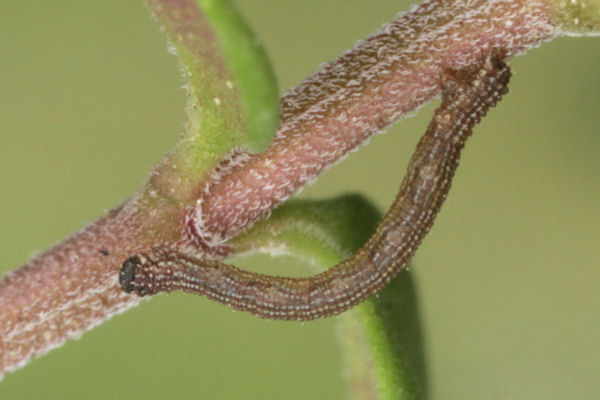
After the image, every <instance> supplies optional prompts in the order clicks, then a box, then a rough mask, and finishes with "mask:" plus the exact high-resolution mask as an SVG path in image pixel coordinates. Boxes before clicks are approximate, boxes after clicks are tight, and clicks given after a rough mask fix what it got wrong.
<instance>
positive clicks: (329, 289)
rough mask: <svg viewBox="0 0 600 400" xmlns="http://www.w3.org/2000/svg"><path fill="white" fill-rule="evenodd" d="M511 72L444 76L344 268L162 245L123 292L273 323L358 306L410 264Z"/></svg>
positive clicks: (142, 261)
mask: <svg viewBox="0 0 600 400" xmlns="http://www.w3.org/2000/svg"><path fill="white" fill-rule="evenodd" d="M510 75H511V73H510V69H509V67H508V66H507V65H506V64H505V63H504V62H503V61H502V56H501V55H498V54H495V55H493V56H490V57H488V58H487V59H486V60H485V61H484V62H483V63H482V65H480V66H479V67H477V68H470V69H466V70H460V71H447V72H446V73H445V74H444V76H443V77H442V83H443V84H442V87H443V91H442V104H441V105H440V107H439V108H438V109H437V110H436V111H435V114H434V116H433V119H432V121H431V123H430V124H429V127H428V129H427V131H426V132H425V134H424V136H423V137H422V139H421V140H420V142H419V144H418V145H417V148H416V150H415V152H414V154H413V156H412V158H411V160H410V163H409V166H408V171H407V174H406V176H405V178H404V181H403V182H402V185H401V187H400V190H399V192H398V195H397V196H396V198H395V200H394V202H393V203H392V205H391V207H390V209H389V211H388V212H387V214H386V215H385V216H384V218H383V220H382V221H381V222H380V224H379V226H378V227H377V230H376V232H375V233H374V234H373V235H372V236H371V238H370V239H369V240H368V241H367V243H366V244H365V245H364V246H363V247H362V248H361V249H360V250H358V251H357V252H356V253H355V254H354V255H352V256H351V257H350V258H348V259H347V260H345V261H343V262H342V263H340V264H338V265H336V266H334V267H332V268H330V269H329V270H327V271H325V272H323V273H320V274H318V275H315V276H312V277H308V278H286V277H275V276H267V275H263V274H257V273H253V272H248V271H244V270H241V269H239V268H236V267H235V266H232V265H227V264H224V263H221V262H218V261H212V260H202V259H199V258H195V257H192V256H189V255H186V254H183V253H182V252H180V251H178V250H176V249H170V248H167V247H155V248H153V249H151V251H149V252H147V253H140V254H138V255H135V256H133V257H130V258H128V259H127V260H126V261H125V262H124V263H123V266H122V268H121V271H120V275H119V281H120V284H121V287H122V288H123V290H124V291H126V292H128V293H131V292H134V293H136V294H137V295H139V296H145V295H152V294H155V293H158V292H170V291H171V290H183V291H184V292H190V293H196V294H200V295H204V296H207V297H208V298H210V299H213V300H216V301H219V302H221V303H224V304H227V305H229V306H231V307H233V308H235V309H239V310H244V311H249V312H251V313H253V314H256V315H258V316H259V317H262V318H272V319H286V320H310V319H315V318H321V317H327V316H330V315H335V314H339V313H341V312H343V311H345V310H347V309H349V308H351V307H352V306H354V305H356V304H357V303H359V302H361V301H363V300H365V299H366V298H367V297H369V296H371V295H372V294H374V293H376V292H377V291H379V290H380V289H382V288H383V287H384V286H385V285H386V284H387V283H388V282H389V281H390V280H391V279H392V278H393V277H394V276H395V275H396V274H397V273H398V272H399V271H400V270H402V269H403V268H404V267H405V266H406V265H407V263H408V261H409V260H410V259H411V257H412V256H413V254H414V253H415V251H416V249H417V247H418V246H419V245H420V243H421V241H422V239H423V238H424V237H425V235H426V234H427V232H428V231H429V229H430V228H431V226H432V225H433V221H434V219H435V216H436V214H437V213H438V211H439V210H440V208H441V206H442V204H443V202H444V200H445V199H446V195H447V194H448V191H449V189H450V185H451V181H452V178H453V176H454V172H455V171H456V168H457V167H458V164H459V158H460V153H461V150H462V149H463V147H464V144H465V141H466V139H467V138H468V137H469V136H470V135H471V132H472V129H473V126H475V125H476V124H477V123H478V122H479V121H480V119H481V118H482V117H483V116H485V114H486V113H487V111H488V110H489V109H490V108H491V107H493V106H495V105H496V103H497V102H498V101H499V100H500V99H501V97H502V96H503V95H504V94H505V93H507V92H508V88H507V84H508V81H509V79H510Z"/></svg>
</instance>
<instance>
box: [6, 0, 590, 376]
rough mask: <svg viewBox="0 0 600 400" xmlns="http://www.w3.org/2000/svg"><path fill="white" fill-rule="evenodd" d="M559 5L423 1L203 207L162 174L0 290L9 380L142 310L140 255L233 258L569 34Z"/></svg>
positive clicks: (324, 80)
mask: <svg viewBox="0 0 600 400" xmlns="http://www.w3.org/2000/svg"><path fill="white" fill-rule="evenodd" d="M175 3H177V4H180V3H181V4H183V3H184V1H183V0H181V1H173V4H175ZM587 3H590V2H589V1H588V2H587ZM592 3H593V4H596V3H597V0H593V1H592V2H591V3H590V4H592ZM557 4H558V3H555V2H553V1H551V0H504V1H501V0H498V1H492V0H487V1H484V0H478V1H477V0H472V1H465V0H461V1H459V0H454V1H440V0H434V1H428V2H425V3H423V4H422V5H420V6H417V7H415V8H414V9H413V10H412V11H411V12H409V13H406V14H404V15H403V16H401V17H400V18H399V19H397V20H395V21H393V22H391V23H390V24H388V25H386V26H384V27H383V28H382V29H381V30H380V31H379V32H377V33H375V34H374V35H372V36H371V37H370V38H368V39H367V40H365V41H364V42H362V43H359V44H358V45H357V46H356V47H355V48H354V49H353V50H351V51H349V52H348V53H346V54H344V55H342V56H341V57H340V58H339V59H337V60H335V61H334V62H332V63H330V64H329V65H327V66H325V67H324V68H322V69H321V70H320V71H319V72H317V73H316V74H315V75H313V76H312V77H310V78H308V79H307V80H306V81H305V82H304V83H303V84H301V85H300V86H298V87H297V88H295V89H293V90H291V91H290V92H289V93H288V94H287V95H286V96H285V97H284V98H283V100H282V103H281V104H282V110H281V111H282V116H281V124H280V128H279V131H278V133H277V137H276V139H275V141H274V142H273V144H272V145H271V146H270V147H269V148H267V149H266V150H265V151H264V152H263V153H261V154H260V155H249V154H246V153H241V154H238V155H234V156H233V157H232V158H231V160H230V161H229V162H228V163H223V164H222V166H221V168H220V169H218V170H217V171H216V172H215V173H214V174H213V176H212V177H211V179H209V180H206V181H203V180H202V178H199V180H198V181H197V182H195V183H194V184H192V183H190V182H186V185H188V184H189V185H190V186H191V187H192V188H193V189H194V188H195V190H196V192H195V193H196V197H195V198H194V197H193V196H192V198H191V200H190V199H189V197H186V198H185V199H183V201H182V199H177V198H175V197H176V196H177V191H176V190H173V191H172V190H171V189H173V185H174V183H173V182H175V181H176V180H175V179H174V180H173V182H171V181H170V180H169V179H168V178H165V176H163V175H165V174H164V172H165V171H166V170H168V168H166V167H165V164H163V165H161V166H159V167H157V169H156V170H155V173H154V174H153V175H152V176H151V178H150V180H149V181H148V183H147V184H146V186H144V188H143V189H142V191H141V192H140V193H139V194H137V195H135V196H134V197H133V198H132V199H131V200H129V201H127V202H126V203H125V204H124V205H123V206H122V207H120V208H118V209H117V210H114V211H111V212H110V213H109V214H108V215H107V216H105V217H104V218H102V219H100V220H99V221H97V222H95V223H93V224H91V225H90V226H89V227H87V228H85V229H84V230H83V231H81V232H78V233H76V234H74V235H73V236H72V237H71V238H69V239H67V240H66V241H64V242H63V243H60V244H58V245H56V246H55V247H53V248H51V249H50V250H48V251H47V252H45V253H44V254H42V255H40V256H38V257H36V258H34V259H32V260H31V261H30V262H28V263H27V264H26V265H24V266H22V267H21V268H20V269H18V270H16V271H15V272H12V273H10V274H8V275H7V276H5V277H4V278H3V279H2V280H1V281H0V304H1V305H2V306H1V307H2V308H1V309H0V377H1V376H2V374H3V372H5V371H10V370H13V369H15V368H17V367H19V366H22V365H24V364H25V363H26V362H27V361H28V360H29V359H30V358H31V357H33V356H36V355H40V354H43V353H45V352H47V351H48V350H49V349H51V348H53V347H56V346H58V345H60V344H61V343H63V342H64V341H65V340H66V339H67V338H69V337H75V336H78V335H80V334H81V333H82V332H83V331H85V330H86V329H90V328H91V327H93V326H95V325H97V324H99V323H101V322H102V321H104V320H106V319H107V318H109V317H110V316H111V315H113V314H115V313H117V312H120V311H123V310H125V309H127V308H128V307H130V306H131V305H133V304H135V303H136V301H135V298H133V297H132V296H126V295H125V294H123V293H121V292H120V288H119V285H118V280H117V274H118V271H119V268H120V267H121V264H122V262H123V260H124V259H126V258H127V257H129V256H130V255H131V254H134V253H137V252H140V251H142V250H143V249H148V248H150V247H151V246H154V245H169V246H172V247H173V248H175V249H179V250H182V251H183V250H184V251H186V252H188V253H191V254H192V256H194V257H200V256H207V257H208V256H211V255H212V256H215V254H217V256H216V257H218V258H223V257H225V256H226V255H227V251H226V250H225V251H222V252H214V251H213V250H212V249H211V248H210V245H214V244H217V243H220V242H221V241H223V240H225V239H227V238H229V237H231V236H234V235H235V234H237V233H239V232H240V231H241V230H243V229H246V228H247V227H249V226H250V225H251V224H252V223H253V222H254V221H256V220H257V219H258V218H260V217H262V216H264V215H266V214H267V213H268V211H269V210H270V209H272V208H273V207H275V206H277V205H278V204H280V203H281V202H282V201H283V200H285V199H286V198H287V197H288V196H289V195H290V194H292V193H293V192H294V191H296V190H297V189H298V188H299V187H300V186H301V185H303V184H304V183H306V182H308V181H310V180H311V179H313V178H314V177H315V176H316V175H317V174H318V173H319V172H321V171H322V170H323V169H324V168H326V167H327V166H328V165H330V164H331V163H333V162H335V161H336V160H339V159H340V157H342V156H343V155H344V154H346V153H347V152H348V151H349V150H350V149H352V148H355V147H356V146H358V144H359V143H361V142H362V141H363V140H365V139H366V138H368V137H369V136H371V135H372V134H373V133H375V132H377V131H379V130H381V129H383V128H384V127H385V126H387V125H388V124H390V123H391V122H393V121H394V120H396V119H398V118H399V117H401V116H402V115H406V114H407V113H409V112H411V111H413V110H415V109H416V108H417V107H419V106H420V105H421V104H423V103H424V102H426V101H427V100H429V99H431V98H432V97H434V96H436V95H437V94H439V92H440V89H441V87H440V83H441V81H440V77H441V75H442V72H443V71H444V70H446V69H461V68H469V67H470V66H472V65H475V64H478V63H479V62H480V60H481V59H483V55H484V54H489V53H490V52H491V51H492V50H493V49H495V48H502V49H505V51H506V56H512V55H515V54H518V53H521V52H523V51H525V50H526V49H528V48H531V47H533V46H537V45H538V44H540V43H541V42H542V41H544V40H549V39H551V38H552V37H554V36H556V35H558V34H561V33H563V32H562V30H561V24H562V23H563V19H564V18H567V17H565V15H567V14H568V13H569V12H571V11H572V7H569V6H566V7H565V8H564V10H563V11H561V10H559V11H557V9H558V8H559V7H558V6H557ZM588 9H591V8H590V7H588ZM565 10H566V11H565ZM595 10H596V11H597V8H595ZM576 11H577V10H576ZM579 11H581V10H579ZM579 11H577V12H579ZM580 14H581V13H579V14H577V15H578V16H579V17H581V15H580ZM568 15H570V14H568ZM594 15H596V14H594ZM559 17H560V18H559ZM579 17H578V18H579ZM561 18H562V19H561ZM580 19H581V18H579V19H578V21H579V20H580ZM567 21H568V23H564V25H565V26H568V25H569V24H571V25H572V24H573V23H574V22H573V19H572V18H571V19H568V18H567ZM597 25H598V24H597V21H596V25H595V26H596V27H597ZM190 26H191V25H190ZM569 26H570V25H569ZM586 26H591V27H592V28H590V29H594V28H593V27H594V25H593V23H592V24H587V23H586ZM588 31H589V29H588ZM596 31H598V29H596ZM199 34H200V33H199ZM194 145H197V143H195V144H194ZM178 149H183V150H181V151H182V152H183V153H186V152H187V153H186V154H190V150H189V148H186V147H185V146H179V147H178V148H176V151H175V152H177V151H178ZM211 154H212V153H211ZM215 154H216V153H215ZM175 156H176V155H175ZM188 161H189V160H188ZM211 163H212V161H211V160H208V161H206V163H205V164H202V165H207V166H209V165H212V164H211ZM194 165H199V164H194ZM207 168H209V167H207ZM180 170H181V169H180ZM161 171H162V172H163V173H162V174H161ZM196 172H198V175H196V176H206V174H208V175H210V171H209V170H206V171H204V170H202V171H196ZM161 185H165V187H166V189H165V190H161V188H163V187H162V186H161ZM156 193H158V197H156V196H155V195H156ZM164 193H167V194H168V196H165V197H163V194H164ZM186 196H189V193H186ZM169 197H170V198H169ZM196 198H197V199H199V201H198V203H197V205H196V206H195V207H194V205H193V203H194V199H196ZM182 205H185V206H186V207H189V208H185V209H181V206H182ZM207 244H208V247H207ZM197 245H202V246H204V247H195V246H197ZM208 250H210V252H209V251H208ZM194 251H196V252H197V254H193V253H194ZM204 253H206V254H204ZM106 254H108V255H106Z"/></svg>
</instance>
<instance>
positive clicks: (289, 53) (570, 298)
mask: <svg viewBox="0 0 600 400" xmlns="http://www.w3.org/2000/svg"><path fill="white" fill-rule="evenodd" d="M238 3H239V5H240V7H241V9H242V10H243V12H244V14H245V15H246V17H247V19H248V20H249V21H250V23H251V25H252V26H253V27H254V29H255V31H256V32H257V33H258V35H259V36H260V37H261V38H262V40H263V41H264V43H265V45H266V47H267V49H268V51H269V54H270V56H271V59H272V61H273V64H274V66H275V70H276V71H277V74H278V79H279V83H280V88H281V90H282V91H283V90H285V89H286V88H289V87H291V86H293V85H294V84H296V83H298V82H299V81H300V80H301V79H303V78H304V77H305V76H307V75H308V74H310V73H311V72H312V71H313V70H314V69H315V68H316V67H317V66H318V65H319V64H320V63H321V62H325V61H328V60H330V59H332V58H334V57H335V56H337V55H338V54H339V53H340V52H341V51H343V50H344V49H347V48H349V47H351V46H352V45H353V44H354V42H355V41H356V40H358V39H361V38H364V37H365V36H366V35H367V34H369V33H370V32H372V31H373V30H374V29H376V28H377V27H379V26H380V24H381V23H383V22H385V21H388V20H390V19H391V18H393V17H394V15H395V14H396V13H397V12H398V11H401V10H406V9H408V7H409V5H410V4H409V3H408V2H406V1H397V0H396V1H391V0H378V1H371V2H365V1H361V0H344V1H341V0H329V1H316V0H304V1H288V2H275V1H269V0H240V1H239V2H238ZM512 65H513V69H514V72H515V74H514V77H513V80H512V82H511V85H510V86H511V94H510V95H509V96H507V97H506V98H505V99H504V100H503V102H502V104H501V105H500V106H499V107H498V108H497V109H495V110H493V111H492V112H491V113H490V115H489V117H488V118H487V119H485V121H484V122H483V124H482V125H481V126H479V127H478V128H477V129H476V132H475V136H474V137H473V139H472V140H471V141H470V142H469V144H468V146H467V149H466V151H465V154H464V157H463V162H462V166H461V168H460V169H459V172H458V175H457V177H456V180H455V184H454V187H453V189H452V191H451V193H450V197H449V200H448V202H447V204H446V205H445V206H444V208H443V210H442V212H441V214H440V216H439V218H438V220H437V223H436V225H435V227H434V229H433V231H432V233H431V234H430V235H429V236H428V237H427V239H426V240H425V242H424V244H423V246H422V248H421V249H420V250H419V251H418V253H417V255H416V257H415V259H414V263H413V265H414V268H413V269H412V270H411V273H412V274H413V276H414V279H415V282H416V285H417V292H418V297H419V299H418V301H419V304H420V312H421V316H422V324H423V331H424V342H425V345H426V357H427V364H428V380H429V390H430V394H431V398H433V399H526V398H527V399H536V398H544V399H596V398H600V372H599V371H600V340H599V338H600V268H598V267H599V266H600V256H599V252H598V250H599V249H600V246H599V244H600V228H599V226H600V208H599V206H598V205H599V203H600V178H599V176H600V158H599V157H598V156H597V155H598V153H599V152H600V128H599V126H600V113H599V112H598V109H599V106H600V74H599V66H600V38H596V39H594V38H577V39H574V38H561V39H558V40H555V41H553V42H551V43H549V44H545V45H543V46H542V47H541V48H539V49H535V50H533V51H531V52H529V53H528V54H526V55H525V56H523V57H519V58H516V59H514V60H512ZM181 85H182V81H181V79H180V76H179V72H178V69H177V65H176V60H175V58H174V57H173V56H170V55H168V54H167V52H166V46H165V39H164V38H163V36H162V35H161V34H160V32H159V29H158V26H157V25H156V24H155V23H154V22H153V21H151V19H150V18H149V13H148V12H147V10H146V9H145V7H144V6H143V4H142V2H141V1H131V2H128V1H120V0H104V1H102V2H81V1H75V0H61V1H42V0H33V1H27V2H4V4H3V5H2V12H1V13H0V210H1V212H0V248H1V253H0V254H1V255H2V261H1V262H0V271H7V270H10V269H13V268H15V267H17V266H19V265H20V264H22V263H24V262H25V261H26V260H27V259H28V258H29V257H30V256H32V255H33V254H36V253H38V252H40V251H42V250H44V249H46V248H48V247H49V246H51V245H52V244H54V243H56V242H57V241H59V240H60V239H62V238H64V237H66V236H67V235H69V234H70V233H72V232H73V231H75V230H77V229H79V228H81V227H83V226H84V225H85V223H86V222H90V221H92V220H94V219H96V218H97V217H99V216H100V215H102V214H103V212H104V211H105V210H107V209H109V208H111V207H113V206H115V205H117V204H118V203H119V202H121V201H122V200H123V199H125V198H127V197H128V196H129V195H131V194H132V193H133V192H134V191H135V190H136V188H138V187H139V185H140V184H141V183H142V181H143V180H144V178H145V176H146V174H147V171H149V169H150V168H151V166H152V165H153V164H155V163H156V162H158V161H159V160H160V159H161V157H162V155H163V153H165V152H166V151H167V150H168V149H169V148H170V146H171V145H172V144H173V143H174V142H175V140H176V138H177V136H178V134H179V133H180V132H181V130H182V123H183V121H184V116H183V107H184V92H183V90H181V89H180V87H181ZM433 106H434V104H431V105H429V106H427V107H425V108H423V109H422V110H421V112H420V113H419V114H418V116H416V117H415V118H411V119H407V120H405V121H403V122H401V123H400V124H397V125H396V126H394V127H393V128H391V129H390V130H389V131H388V133H386V134H385V135H381V136H379V137H377V138H375V139H373V140H372V141H371V143H370V144H369V145H368V146H366V147H363V148H361V150H360V151H359V152H356V153H353V154H352V155H351V156H350V157H349V158H348V159H346V160H345V161H344V162H343V163H341V164H339V165H337V166H335V167H334V168H332V169H330V170H329V171H328V172H326V173H325V174H323V175H322V176H321V177H320V178H319V180H318V181H317V182H316V183H315V184H313V185H311V186H308V187H306V188H305V189H304V190H303V191H302V193H301V197H304V198H322V197H328V196H334V195H336V194H340V193H342V192H360V193H363V194H365V195H366V196H368V197H369V198H370V199H371V200H372V201H373V202H375V203H376V204H377V205H378V206H379V207H381V209H385V208H386V207H387V206H388V205H389V203H390V202H391V200H392V198H393V197H394V195H395V193H396V190H397V188H398V186H399V184H400V181H401V179H402V176H403V174H404V170H405V166H406V163H407V160H408V157H409V155H410V153H411V152H412V150H413V148H414V146H415V144H416V141H417V139H418V137H419V136H420V135H421V134H422V133H423V132H424V130H425V127H426V125H427V122H428V120H429V118H430V116H431V111H432V108H433ZM263 264H264V265H266V267H264V268H263V269H261V270H262V271H269V272H272V273H280V274H296V275H298V274H307V273H308V269H305V268H304V267H302V266H301V265H299V264H297V263H294V262H291V261H290V260H289V259H285V260H274V261H272V260H269V259H268V258H266V257H256V258H252V259H249V260H244V261H243V265H244V266H258V265H263ZM0 307H2V305H0ZM334 325H335V324H334V320H332V319H329V320H323V321H316V322H311V323H305V324H300V323H293V322H292V323H289V322H288V323H285V322H269V321H262V320H259V319H257V318H255V317H252V316H249V315H246V314H243V313H239V312H233V311H231V310H230V309H228V308H226V307H224V306H221V305H219V304H214V303H210V302H208V301H207V300H205V299H202V298H200V297H195V296H185V295H180V294H171V295H168V296H166V295H163V296H160V297H159V298H155V299H153V300H152V301H149V302H144V303H143V304H142V305H141V306H139V307H137V308H136V309H133V310H131V311H129V312H127V313H125V314H123V315H119V316H117V317H115V318H113V319H112V320H110V321H109V322H107V323H105V324H103V325H101V326H100V327H98V328H96V329H94V330H93V331H91V332H88V333H86V334H84V335H83V337H82V338H81V339H80V340H76V341H70V342H69V343H68V344H67V345H66V346H64V347H62V348H60V349H58V350H54V351H52V352H51V353H50V354H48V355H46V356H45V357H42V358H40V359H37V360H35V361H33V362H32V363H31V364H30V365H28V366H27V367H26V368H24V369H21V370H19V371H17V372H15V373H11V374H8V375H7V376H5V379H4V381H3V382H2V383H1V384H0V399H12V400H18V399H63V400H64V399H108V398H112V399H125V398H127V399H131V400H133V399H170V398H173V399H175V398H176V399H198V398H205V399H340V398H342V397H343V395H344V390H345V387H344V380H343V373H342V369H341V354H340V350H339V348H338V345H337V342H336V337H335V335H336V333H335V327H334Z"/></svg>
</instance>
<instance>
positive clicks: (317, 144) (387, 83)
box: [189, 0, 560, 247]
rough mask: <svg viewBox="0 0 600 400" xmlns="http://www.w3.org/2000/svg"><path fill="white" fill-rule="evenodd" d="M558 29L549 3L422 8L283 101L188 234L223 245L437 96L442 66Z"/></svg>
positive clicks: (217, 176)
mask: <svg viewBox="0 0 600 400" xmlns="http://www.w3.org/2000/svg"><path fill="white" fill-rule="evenodd" d="M559 32H560V30H559V29H558V28H557V27H556V26H555V25H554V24H553V23H552V21H551V18H550V9H549V8H548V6H547V4H546V3H545V2H543V1H523V0H519V1H515V0H500V1H489V0H479V1H462V0H459V1H457V0H455V1H440V0H433V1H428V2H425V3H423V4H422V5H420V6H418V7H415V8H414V9H413V10H412V11H411V12H410V13H406V14H404V15H403V16H401V17H400V18H398V19H396V20H394V21H392V22H391V23H389V24H387V25H385V26H384V27H383V28H382V29H380V30H379V31H378V32H376V33H375V34H373V35H371V36H370V37H369V38H367V39H366V40H364V41H363V42H360V43H358V44H357V46H356V47H355V48H354V49H352V50H351V51H349V52H347V53H345V54H343V55H342V56H341V57H340V58H338V59H337V60H335V61H333V62H332V63H330V64H327V65H326V66H325V67H323V68H322V69H321V70H320V71H319V72H317V73H316V74H315V75H313V76H311V77H310V78H308V79H307V80H306V81H304V82H303V83H302V84H301V85H300V86H298V87H296V88H295V89H293V90H291V91H290V92H289V93H288V94H287V95H285V96H284V97H283V99H282V101H281V108H282V109H281V124H280V127H279V131H278V133H277V136H276V138H275V141H274V142H273V144H272V145H271V146H270V147H269V148H267V149H266V150H265V151H264V152H263V153H261V154H257V155H250V154H248V153H239V152H238V153H236V154H233V155H232V157H231V158H230V159H228V160H227V161H226V162H225V163H224V164H223V165H222V167H221V168H219V169H217V170H216V171H215V173H214V174H213V176H212V178H211V179H209V180H208V181H207V182H206V184H205V186H204V188H203V190H202V193H200V195H199V199H198V204H197V206H196V207H195V209H194V210H193V211H191V212H190V218H189V219H190V232H191V236H193V237H200V238H201V240H202V241H203V242H204V243H205V244H207V245H208V247H210V246H218V245H219V244H222V243H224V242H225V241H226V240H227V239H229V238H231V237H233V236H235V235H237V234H238V233H239V232H240V231H243V230H244V229H247V228H248V227H249V226H251V225H252V224H253V223H254V221H256V220H257V219H259V218H261V217H263V216H264V215H265V214H267V213H268V212H269V210H271V209H273V208H274V207H276V206H277V205H279V204H280V203H281V202H283V201H285V200H286V199H287V198H288V197H289V196H290V195H291V194H293V193H294V192H295V191H296V190H297V189H299V188H300V187H301V186H303V185H304V184H306V183H307V182H309V181H311V180H313V179H314V178H315V177H316V176H317V175H318V174H319V173H320V172H322V171H323V170H324V169H325V168H327V167H328V166H329V165H331V164H332V163H334V162H336V161H337V160H339V159H340V158H341V157H343V156H344V155H345V154H347V153H348V151H350V150H352V149H353V148H355V147H357V146H358V145H359V144H360V143H362V142H363V141H364V140H366V139H368V138H369V137H370V136H372V135H373V134H375V133H377V132H379V131H381V130H382V129H384V128H385V127H387V126H388V125H389V124H391V123H392V122H394V121H396V120H398V119H399V118H400V117H402V116H403V115H406V114H407V113H409V112H412V111H414V110H415V109H417V108H418V107H419V106H421V105H422V104H424V103H425V102H426V101H428V100H430V99H432V98H433V97H435V96H437V95H439V93H440V90H441V79H440V77H441V76H442V74H443V71H444V70H448V69H456V70H458V69H465V68H470V67H473V66H476V65H478V64H479V63H480V62H481V60H482V59H483V58H485V55H486V54H490V52H491V51H492V50H493V49H502V50H503V51H505V52H506V55H507V56H508V57H510V56H513V55H515V54H519V53H521V52H523V51H525V50H526V49H528V48H531V47H533V46H537V45H539V44H540V43H541V42H542V41H544V40H548V39H550V38H552V37H553V36H554V35H556V34H558V33H559Z"/></svg>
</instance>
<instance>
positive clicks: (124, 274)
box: [119, 256, 140, 293]
mask: <svg viewBox="0 0 600 400" xmlns="http://www.w3.org/2000/svg"><path fill="white" fill-rule="evenodd" d="M139 265H140V259H139V258H138V257H136V256H133V257H129V258H128V259H127V260H125V262H124V263H123V265H122V266H121V271H120V272H119V283H120V284H121V288H122V289H123V291H124V292H126V293H131V292H133V279H134V278H135V269H136V268H137V267H138V266H139Z"/></svg>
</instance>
